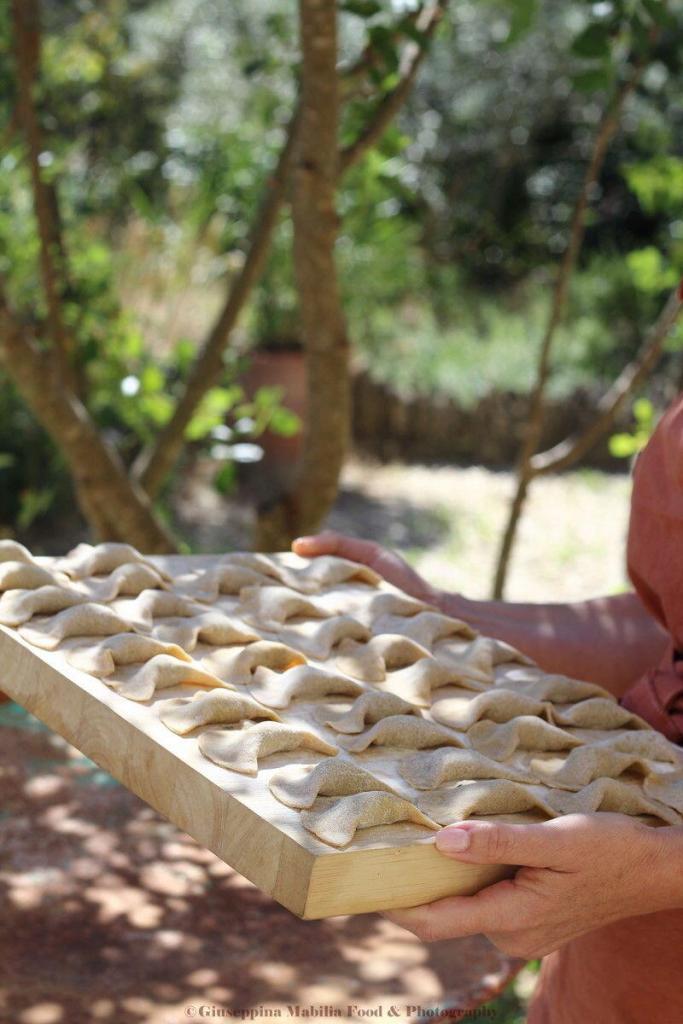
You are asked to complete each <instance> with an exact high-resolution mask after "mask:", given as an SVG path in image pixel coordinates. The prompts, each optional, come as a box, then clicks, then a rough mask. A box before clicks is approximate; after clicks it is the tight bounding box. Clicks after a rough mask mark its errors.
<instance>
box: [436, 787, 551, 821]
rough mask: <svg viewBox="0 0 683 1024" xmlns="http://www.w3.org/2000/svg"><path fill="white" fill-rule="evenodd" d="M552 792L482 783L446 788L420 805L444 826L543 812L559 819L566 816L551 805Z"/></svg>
mask: <svg viewBox="0 0 683 1024" xmlns="http://www.w3.org/2000/svg"><path fill="white" fill-rule="evenodd" d="M548 792H549V791H548V790H546V789H545V788H544V787H543V786H530V785H525V784H523V783H521V782H511V781H509V780H508V779H482V780H477V781H474V782H457V783H456V784H455V785H454V786H443V787H442V788H441V789H435V790H434V791H433V792H431V793H425V794H424V796H420V797H419V799H418V800H417V801H416V803H417V806H418V807H419V808H420V810H421V811H424V813H425V814H428V815H429V816H430V817H431V818H434V820H435V821H438V822H439V824H440V825H450V824H452V823H453V822H455V821H463V820H464V819H465V818H471V817H472V816H474V815H476V816H480V815H481V816H483V815H487V814H522V813H524V812H525V811H540V812H542V813H543V814H544V815H545V816H546V817H547V818H556V817H557V816H558V814H560V813H562V812H560V811H558V810H556V809H555V808H554V807H553V806H552V805H551V804H550V803H549V801H548ZM558 792H559V791H558Z"/></svg>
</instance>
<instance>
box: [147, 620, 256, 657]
mask: <svg viewBox="0 0 683 1024" xmlns="http://www.w3.org/2000/svg"><path fill="white" fill-rule="evenodd" d="M153 633H154V636H156V637H158V638H159V640H165V641H167V642H168V643H174V644H178V646H179V647H184V648H185V650H186V651H193V650H194V649H195V647H196V646H197V644H198V643H200V642H201V643H204V644H212V645H213V646H216V647H219V646H220V647H222V646H224V645H230V644H251V643H253V642H254V641H255V640H260V639H261V638H260V636H259V635H258V633H255V632H254V630H253V629H250V628H249V627H248V626H246V625H245V624H244V623H243V622H241V621H240V620H239V619H234V618H232V617H230V616H229V615H224V614H223V613H222V612H218V611H208V612H200V613H199V614H198V615H194V616H192V617H191V618H180V619H178V618H176V619H175V620H174V621H172V622H159V623H155V624H154V626H153Z"/></svg>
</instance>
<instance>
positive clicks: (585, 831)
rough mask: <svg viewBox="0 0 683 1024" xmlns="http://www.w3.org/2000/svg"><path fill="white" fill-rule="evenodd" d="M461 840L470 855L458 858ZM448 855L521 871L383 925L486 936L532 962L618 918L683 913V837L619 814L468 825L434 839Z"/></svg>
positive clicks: (427, 936) (425, 933)
mask: <svg viewBox="0 0 683 1024" xmlns="http://www.w3.org/2000/svg"><path fill="white" fill-rule="evenodd" d="M456 837H460V838H461V845H462V843H468V845H467V847H466V848H463V849H457V843H456ZM436 845H437V849H439V851H440V852H441V853H443V854H444V856H448V857H452V858H453V859H456V860H458V861H462V862H466V863H470V864H518V865H522V866H521V867H520V868H519V869H518V871H517V873H516V875H515V876H514V878H509V879H505V880H504V881H502V882H497V883H496V884H494V885H491V886H488V887H487V888H485V889H482V890H481V892H478V893H476V894H475V895H474V896H449V897H446V898H445V899H442V900H437V901H435V902H434V903H429V904H425V905H424V906H421V907H415V908H413V909H409V910H397V911H391V912H386V915H385V916H386V917H388V918H389V919H390V920H392V921H394V922H395V923H396V924H399V925H401V927H403V928H406V929H407V930H408V931H411V932H413V933H414V934H415V935H417V936H418V938H420V939H422V940H423V941H425V942H429V941H433V940H436V939H447V938H458V937H461V936H464V935H476V934H480V933H481V934H484V935H486V936H487V937H488V938H489V939H490V940H491V941H492V942H493V943H494V944H495V945H496V946H497V947H498V948H499V949H500V950H502V951H503V952H505V953H507V954H509V955H511V956H520V957H524V958H526V959H532V958H535V957H539V956H545V954H547V953H550V952H552V951H553V950H555V949H558V948H559V947H560V946H563V945H564V944H565V943H566V942H569V941H570V940H571V939H574V938H577V937H578V936H579V935H582V934H584V933H585V932H589V931H594V930H595V929H596V928H600V927H602V926H603V925H606V924H609V923H611V922H613V921H618V920H620V919H622V918H627V917H636V916H639V915H641V914H649V913H654V912H655V911H659V910H672V909H676V908H681V907H683V828H681V827H664V828H652V827H650V826H648V825H644V824H642V823H641V822H639V821H637V820H636V819H634V818H629V817H627V816H626V815H622V814H605V813H600V814H572V815H567V816H565V817H560V818H555V819H554V820H552V821H547V822H542V823H539V824H529V825H509V824H503V823H499V822H484V821H466V822H462V823H459V824H457V825H449V826H448V827H447V828H445V829H442V831H441V832H439V833H438V834H437V836H436Z"/></svg>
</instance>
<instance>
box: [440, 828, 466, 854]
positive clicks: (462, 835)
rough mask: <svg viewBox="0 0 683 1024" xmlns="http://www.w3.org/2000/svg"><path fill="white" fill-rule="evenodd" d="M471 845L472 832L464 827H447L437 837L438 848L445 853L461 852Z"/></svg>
mask: <svg viewBox="0 0 683 1024" xmlns="http://www.w3.org/2000/svg"><path fill="white" fill-rule="evenodd" d="M469 845H470V834H469V832H467V831H466V830H465V829H463V828H445V829H443V830H442V831H441V832H439V833H438V834H437V837H436V848H437V849H438V850H441V851H442V852H443V853H461V852H462V851H463V850H466V849H467V848H468V846H469Z"/></svg>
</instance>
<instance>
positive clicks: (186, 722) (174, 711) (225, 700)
mask: <svg viewBox="0 0 683 1024" xmlns="http://www.w3.org/2000/svg"><path fill="white" fill-rule="evenodd" d="M159 718H160V719H161V721H162V722H163V723H164V725H165V726H167V727H168V728H169V729H171V731H172V732H176V733H178V735H179V736H187V734H188V733H190V732H193V731H194V730H195V729H198V728H199V727H200V726H202V725H232V724H234V723H235V722H241V721H244V720H245V719H259V718H267V719H270V720H271V721H273V722H279V721H280V716H279V715H278V714H277V713H276V712H275V711H271V709H270V708H266V707H264V706H263V704H259V702H258V701H257V700H254V698H253V697H250V696H249V694H246V693H238V692H237V691H236V690H209V691H208V693H196V694H195V695H194V697H177V698H173V699H171V700H165V701H162V703H161V705H160V707H159Z"/></svg>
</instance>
